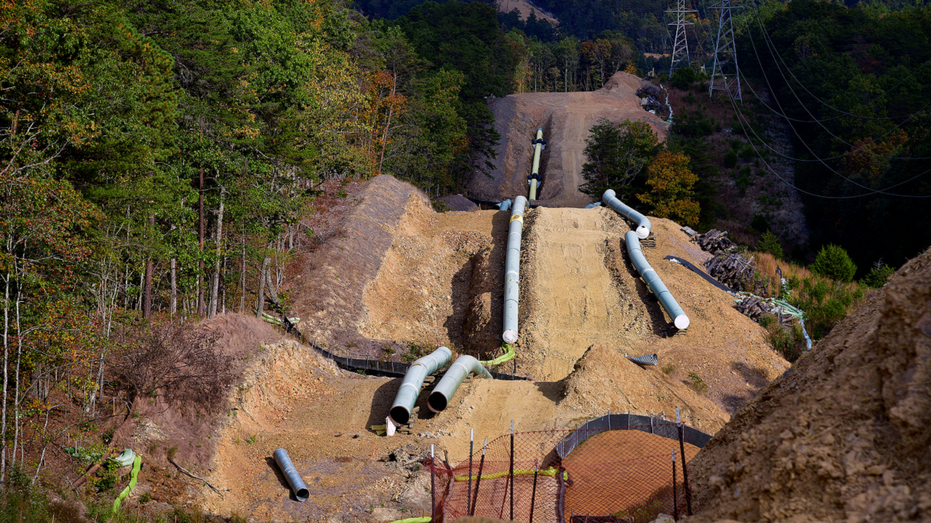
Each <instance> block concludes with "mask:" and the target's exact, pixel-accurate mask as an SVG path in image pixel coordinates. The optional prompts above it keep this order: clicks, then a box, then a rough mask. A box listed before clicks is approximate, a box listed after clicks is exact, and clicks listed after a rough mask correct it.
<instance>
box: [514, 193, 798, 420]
mask: <svg viewBox="0 0 931 523" xmlns="http://www.w3.org/2000/svg"><path fill="white" fill-rule="evenodd" d="M526 223H527V226H526V229H525V230H526V234H525V240H524V249H523V251H522V262H523V263H522V266H523V269H522V275H521V287H522V290H521V295H522V296H524V297H525V298H524V301H523V305H522V308H521V311H522V313H521V335H520V336H521V337H520V340H519V347H518V353H519V354H520V355H521V358H520V359H519V361H520V365H521V367H520V368H521V370H523V371H524V372H527V373H528V374H530V375H532V376H535V377H537V378H538V379H552V380H558V379H562V378H564V377H565V376H567V375H568V374H569V373H570V372H572V370H573V368H574V366H575V364H576V361H577V360H578V359H579V358H580V357H581V356H582V354H583V353H584V352H585V350H586V349H588V348H589V347H591V346H592V345H594V344H604V345H605V346H607V347H610V348H611V349H612V350H614V351H616V352H617V353H618V354H620V355H622V356H641V355H644V354H654V353H655V354H658V356H659V360H660V367H662V368H664V369H665V370H666V371H667V372H668V376H669V377H670V378H673V379H674V380H677V381H679V382H680V383H683V384H686V383H687V384H693V383H694V384H695V385H697V386H698V388H700V389H705V388H706V389H707V392H705V394H706V395H707V397H708V398H709V399H710V400H711V401H713V402H714V403H716V404H717V405H718V406H719V407H720V408H721V409H723V410H724V411H725V412H727V413H733V412H736V411H737V409H739V408H740V407H741V406H743V405H745V404H746V403H747V402H749V401H750V400H751V399H753V396H754V395H755V394H756V393H757V392H758V391H759V390H760V389H761V388H762V387H763V386H765V385H767V384H768V383H769V382H770V381H771V380H773V379H775V378H776V377H778V376H779V375H780V374H782V373H783V372H784V371H785V370H786V369H787V368H789V364H788V362H786V361H785V360H784V359H783V358H782V357H781V356H780V355H779V354H777V353H775V352H774V351H773V350H772V348H771V347H770V345H769V343H768V341H767V339H766V331H765V330H764V329H762V328H760V326H759V325H757V324H755V323H753V322H752V321H751V320H749V319H748V318H746V317H745V316H743V315H742V314H740V313H739V312H737V311H736V310H735V309H734V307H733V305H734V301H733V298H732V297H731V296H730V295H729V294H727V293H726V292H723V291H721V290H720V289H718V288H716V287H714V286H713V285H711V284H710V283H708V282H707V281H706V280H704V279H703V278H702V277H701V276H699V275H698V274H696V273H694V272H692V271H690V270H689V269H687V268H685V267H684V266H682V265H680V264H678V263H674V262H671V261H668V260H665V259H664V258H665V257H666V256H670V255H671V256H676V257H679V258H682V259H684V260H687V261H689V262H691V263H692V264H694V265H696V266H699V267H700V266H701V265H702V262H703V261H704V260H705V259H707V258H708V257H709V256H710V255H709V254H708V253H706V252H704V251H702V250H701V249H700V248H699V247H698V245H697V244H695V243H694V242H692V241H690V240H689V237H688V236H687V235H686V234H685V233H684V232H682V231H681V230H680V227H679V226H678V225H677V224H675V223H674V222H671V221H669V220H664V219H658V218H654V219H653V220H652V223H653V231H654V237H655V240H656V244H655V247H645V248H644V255H645V256H646V258H647V260H648V261H649V262H650V264H651V266H652V267H653V269H654V270H656V272H657V274H658V275H659V276H660V278H662V280H663V282H665V283H666V286H667V287H669V289H670V290H671V292H672V293H673V295H674V296H675V297H676V300H677V301H678V302H679V304H680V305H681V306H682V307H683V309H684V310H685V311H686V314H688V315H689V317H690V318H691V320H692V324H691V326H690V327H689V329H688V331H687V332H679V333H676V331H675V329H673V328H671V327H670V326H669V322H670V319H669V318H667V317H666V316H665V313H664V311H663V309H662V307H660V305H659V302H658V301H657V300H656V298H655V297H654V296H653V295H652V294H651V293H650V291H649V290H648V289H647V288H646V286H645V285H644V284H643V282H642V281H641V280H640V278H639V275H638V274H637V272H636V270H635V269H634V268H633V266H632V265H631V264H630V262H629V260H628V257H627V252H626V246H625V244H624V243H623V242H622V241H621V238H622V236H623V234H624V233H626V232H627V231H629V230H630V226H629V225H628V224H627V222H625V221H624V220H622V219H621V218H620V217H619V216H618V215H617V213H615V212H614V211H611V210H609V209H606V208H603V207H599V208H596V209H550V208H544V207H539V208H536V209H534V210H532V211H531V212H530V213H528V215H527V219H526ZM674 333H675V335H673V334H674ZM693 395H694V394H693ZM669 406H672V407H674V406H676V405H673V404H670V405H669ZM657 412H658V411H657ZM726 418H727V417H726V415H723V413H720V412H719V413H718V415H717V418H716V419H726ZM717 427H720V425H716V428H717Z"/></svg>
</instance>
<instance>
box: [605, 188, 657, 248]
mask: <svg viewBox="0 0 931 523" xmlns="http://www.w3.org/2000/svg"><path fill="white" fill-rule="evenodd" d="M616 194H617V193H615V192H614V191H613V190H611V189H608V190H607V191H605V193H604V195H603V196H602V197H601V199H602V200H604V202H605V204H606V205H608V206H609V207H611V208H612V209H614V210H615V211H617V212H619V213H621V214H622V215H623V216H624V217H625V218H627V219H628V220H630V221H632V222H634V223H636V224H637V237H638V238H640V239H641V240H643V239H646V237H647V236H649V235H650V229H651V228H652V225H650V220H648V219H647V217H646V216H644V215H642V214H640V213H639V212H637V211H635V210H633V209H632V208H630V207H628V206H626V205H624V204H623V203H621V200H618V199H617V197H616V196H615V195H616ZM638 243H639V242H638Z"/></svg>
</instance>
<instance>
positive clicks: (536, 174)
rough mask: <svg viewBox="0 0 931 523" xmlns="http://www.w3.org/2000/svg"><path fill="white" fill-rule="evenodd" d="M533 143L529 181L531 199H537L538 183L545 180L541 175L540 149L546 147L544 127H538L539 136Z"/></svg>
mask: <svg viewBox="0 0 931 523" xmlns="http://www.w3.org/2000/svg"><path fill="white" fill-rule="evenodd" d="M530 143H532V144H533V167H531V169H530V176H528V177H527V181H528V182H529V183H530V197H529V198H528V199H529V200H530V201H534V200H536V199H537V184H539V183H540V182H542V181H543V177H542V176H540V151H542V150H543V148H544V147H546V141H545V140H543V129H537V138H536V139H535V140H533V141H532V142H530Z"/></svg>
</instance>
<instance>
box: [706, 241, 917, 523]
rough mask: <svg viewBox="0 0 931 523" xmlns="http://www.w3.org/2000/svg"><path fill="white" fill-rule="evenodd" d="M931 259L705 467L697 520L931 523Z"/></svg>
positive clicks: (853, 323)
mask: <svg viewBox="0 0 931 523" xmlns="http://www.w3.org/2000/svg"><path fill="white" fill-rule="evenodd" d="M929 423H931V250H929V251H926V252H925V253H924V254H922V255H921V256H919V257H918V258H916V259H914V260H912V261H910V262H909V263H907V264H906V265H905V266H904V267H902V268H901V269H900V270H899V271H898V272H897V273H896V274H895V276H894V277H893V278H891V279H890V281H889V283H888V284H887V285H886V286H885V287H884V288H883V289H881V290H879V291H875V292H873V293H872V294H871V295H870V296H869V298H868V299H867V301H866V302H865V303H864V304H863V305H861V306H860V308H859V309H858V310H857V311H856V312H855V313H854V314H852V315H850V316H849V317H848V318H847V319H845V320H844V322H843V323H841V324H840V325H839V326H838V327H836V328H835V329H834V330H833V331H832V332H831V334H830V335H829V336H828V337H827V338H825V339H824V340H822V341H821V342H820V343H818V345H817V346H816V347H815V349H814V350H813V351H812V352H811V353H810V354H808V355H807V356H805V357H804V358H802V359H801V360H799V361H798V363H797V364H796V366H795V367H794V368H793V372H791V373H788V374H786V375H785V376H783V377H781V378H780V379H778V380H776V381H775V382H774V383H773V384H772V385H770V386H769V387H767V388H766V390H764V391H763V393H762V394H761V395H760V397H759V398H758V399H757V400H755V401H754V402H753V403H751V404H750V405H748V406H746V407H744V408H743V409H742V410H741V411H740V412H739V413H738V414H737V415H736V416H735V417H734V419H733V420H732V421H731V422H730V423H729V424H728V425H727V427H725V429H724V430H722V431H721V432H720V433H718V434H717V436H716V437H715V439H714V440H712V442H711V443H709V444H708V446H707V447H705V449H704V450H703V451H702V452H701V454H699V456H698V458H696V460H695V461H694V462H693V469H692V470H693V473H694V474H695V476H696V480H695V483H694V485H695V495H696V500H697V502H698V507H699V508H700V512H699V515H698V516H697V517H696V518H694V521H714V520H720V519H728V520H739V521H745V522H751V521H794V522H809V521H849V522H860V521H883V522H893V521H929V520H931V488H929V485H931V431H929V430H928V426H929Z"/></svg>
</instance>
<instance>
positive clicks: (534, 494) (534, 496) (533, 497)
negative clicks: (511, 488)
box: [529, 460, 540, 523]
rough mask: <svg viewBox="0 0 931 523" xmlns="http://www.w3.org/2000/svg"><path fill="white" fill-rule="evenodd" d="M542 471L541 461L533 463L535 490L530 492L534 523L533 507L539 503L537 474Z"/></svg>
mask: <svg viewBox="0 0 931 523" xmlns="http://www.w3.org/2000/svg"><path fill="white" fill-rule="evenodd" d="M539 471H540V460H534V462H533V490H531V491H530V522H529V523H533V506H534V504H535V503H536V501H537V473H538V472H539Z"/></svg>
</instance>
